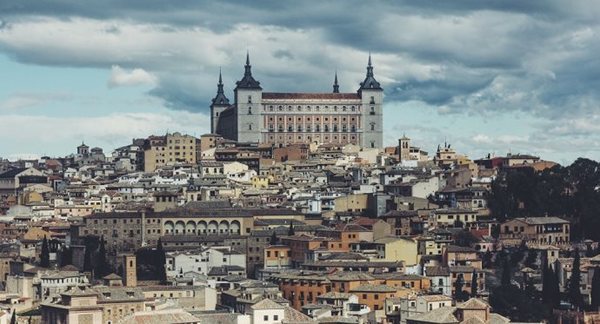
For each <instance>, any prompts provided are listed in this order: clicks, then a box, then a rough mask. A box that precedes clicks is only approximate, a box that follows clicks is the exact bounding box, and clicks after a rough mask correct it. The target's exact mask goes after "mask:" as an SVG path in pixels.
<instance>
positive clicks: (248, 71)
mask: <svg viewBox="0 0 600 324" xmlns="http://www.w3.org/2000/svg"><path fill="white" fill-rule="evenodd" d="M244 69H245V71H244V77H243V78H242V79H241V80H240V81H238V82H236V83H235V84H236V89H257V90H262V88H261V87H260V82H258V81H256V80H255V79H254V77H252V65H250V55H249V54H246V65H245V66H244Z"/></svg>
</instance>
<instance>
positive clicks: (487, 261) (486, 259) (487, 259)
mask: <svg viewBox="0 0 600 324" xmlns="http://www.w3.org/2000/svg"><path fill="white" fill-rule="evenodd" d="M481 259H482V260H481V263H483V267H484V268H491V267H492V252H490V249H489V248H488V249H487V250H485V253H484V254H483V257H482V258H481Z"/></svg>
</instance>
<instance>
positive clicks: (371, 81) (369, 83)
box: [360, 55, 383, 90]
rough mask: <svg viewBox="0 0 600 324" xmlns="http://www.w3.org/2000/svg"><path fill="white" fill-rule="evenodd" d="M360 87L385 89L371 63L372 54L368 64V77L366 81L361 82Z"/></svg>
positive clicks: (362, 88)
mask: <svg viewBox="0 0 600 324" xmlns="http://www.w3.org/2000/svg"><path fill="white" fill-rule="evenodd" d="M360 89H361V90H364V89H371V90H383V89H382V88H381V85H380V84H379V82H377V80H375V76H374V74H373V65H371V55H369V64H368V65H367V77H366V78H365V81H363V82H361V83H360Z"/></svg>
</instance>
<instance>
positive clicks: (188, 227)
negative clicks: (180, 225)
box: [185, 221, 196, 234]
mask: <svg viewBox="0 0 600 324" xmlns="http://www.w3.org/2000/svg"><path fill="white" fill-rule="evenodd" d="M185 233H186V234H193V233H196V223H195V222H194V221H188V222H187V224H185Z"/></svg>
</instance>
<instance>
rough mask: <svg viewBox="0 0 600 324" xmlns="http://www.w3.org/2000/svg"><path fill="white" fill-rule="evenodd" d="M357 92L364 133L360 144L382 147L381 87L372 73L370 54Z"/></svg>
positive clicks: (367, 146)
mask: <svg viewBox="0 0 600 324" xmlns="http://www.w3.org/2000/svg"><path fill="white" fill-rule="evenodd" d="M358 94H359V96H360V97H361V101H362V119H363V129H364V135H363V136H362V137H361V146H362V147H366V148H382V147H383V89H382V88H381V85H380V84H379V82H377V80H375V74H374V73H373V64H372V63H371V54H369V62H368V63H367V75H366V77H365V80H364V81H363V82H361V83H360V88H359V89H358Z"/></svg>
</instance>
